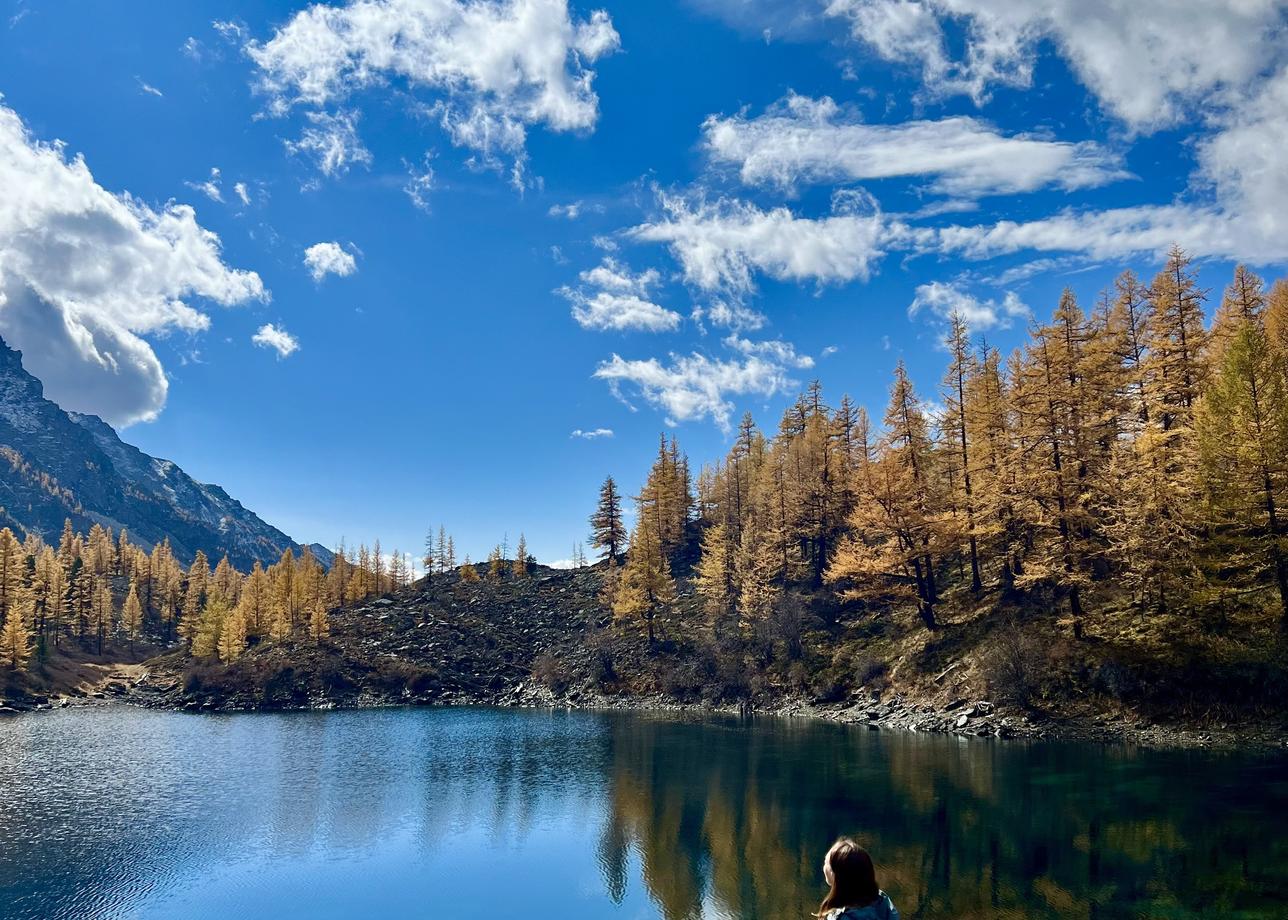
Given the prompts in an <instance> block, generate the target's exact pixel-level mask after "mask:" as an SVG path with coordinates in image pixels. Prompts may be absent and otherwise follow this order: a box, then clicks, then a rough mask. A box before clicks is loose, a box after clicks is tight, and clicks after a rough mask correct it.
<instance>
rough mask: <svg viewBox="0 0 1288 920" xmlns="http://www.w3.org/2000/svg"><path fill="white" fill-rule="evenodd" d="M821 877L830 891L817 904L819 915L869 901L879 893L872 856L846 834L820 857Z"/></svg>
mask: <svg viewBox="0 0 1288 920" xmlns="http://www.w3.org/2000/svg"><path fill="white" fill-rule="evenodd" d="M823 878H825V879H826V880H827V884H828V887H829V888H830V890H829V891H828V893H827V897H825V898H824V899H823V903H822V904H821V905H819V909H818V913H819V916H822V915H823V914H826V913H827V912H828V911H829V910H835V909H837V908H845V907H862V906H863V905H865V904H871V903H872V902H873V901H875V900H876V899H877V895H878V894H880V889H879V888H877V873H876V869H875V868H873V866H872V857H871V856H869V855H868V851H867V850H865V849H863V847H861V846H859V845H858V844H857V843H855V842H854V841H853V840H851V839H850V838H849V837H842V838H840V839H839V840H837V841H836V843H834V844H832V848H831V849H830V850H828V851H827V855H826V856H825V857H823Z"/></svg>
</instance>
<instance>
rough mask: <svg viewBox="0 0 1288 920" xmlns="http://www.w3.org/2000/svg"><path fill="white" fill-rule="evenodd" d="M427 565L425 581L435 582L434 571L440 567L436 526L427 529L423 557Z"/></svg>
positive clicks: (423, 563)
mask: <svg viewBox="0 0 1288 920" xmlns="http://www.w3.org/2000/svg"><path fill="white" fill-rule="evenodd" d="M421 564H422V565H423V566H424V567H425V583H426V584H433V583H434V572H435V571H436V570H437V569H438V551H437V549H436V547H435V543H434V528H433V527H431V528H429V530H427V531H425V555H424V557H422V559H421Z"/></svg>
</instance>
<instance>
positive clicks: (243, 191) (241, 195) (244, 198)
mask: <svg viewBox="0 0 1288 920" xmlns="http://www.w3.org/2000/svg"><path fill="white" fill-rule="evenodd" d="M233 194H234V195H236V196H237V198H238V200H240V201H241V203H242V204H250V191H249V190H248V189H247V188H246V183H245V182H236V183H234V184H233Z"/></svg>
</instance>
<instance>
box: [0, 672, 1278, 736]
mask: <svg viewBox="0 0 1288 920" xmlns="http://www.w3.org/2000/svg"><path fill="white" fill-rule="evenodd" d="M121 704H123V705H131V706H139V707H142V708H147V709H156V710H163V711H170V712H188V713H205V714H230V713H239V712H292V711H305V712H307V711H329V710H358V709H383V708H394V707H409V706H424V707H442V706H495V707H503V708H525V709H562V710H578V711H602V712H625V711H653V712H667V713H688V714H692V715H726V716H739V717H743V718H752V717H755V716H770V717H776V718H803V719H817V720H822V721H826V722H834V723H839V724H843V725H852V726H863V727H866V728H867V729H868V730H869V731H903V732H921V733H930V734H942V735H954V736H957V737H961V738H974V739H989V738H992V739H1004V740H1021V741H1025V740H1027V741H1058V742H1080V743H1095V744H1132V745H1140V746H1145V747H1152V748H1210V749H1215V750H1233V749H1240V750H1267V751H1269V750H1283V749H1285V748H1288V735H1286V734H1285V733H1283V732H1281V731H1278V730H1275V729H1273V728H1266V727H1264V726H1246V725H1238V726H1229V725H1226V726H1221V727H1200V726H1176V725H1142V724H1139V723H1135V722H1132V721H1130V720H1129V719H1126V718H1114V717H1109V716H1105V715H1096V716H1091V717H1089V718H1065V719H1061V718H1054V717H1050V716H1045V715H1041V714H1036V713H1022V712H1018V711H1016V710H1015V709H1013V708H1007V707H999V706H996V705H994V704H993V703H992V702H990V701H988V700H967V699H961V698H958V699H954V700H952V701H950V702H949V703H948V704H947V705H944V706H931V705H926V704H919V703H916V702H912V701H907V700H905V699H904V698H903V697H902V695H900V694H894V695H892V696H890V697H889V698H880V697H875V696H873V697H870V698H867V699H860V700H857V701H847V702H844V703H832V704H820V703H814V702H810V701H807V700H791V699H784V700H777V701H767V702H765V703H761V704H755V705H753V704H749V703H742V704H727V703H725V704H715V705H712V704H706V703H699V702H689V701H683V700H676V699H673V698H668V697H666V696H664V695H661V694H656V695H648V696H611V695H605V694H602V693H591V692H578V691H573V692H570V693H564V694H555V693H553V692H551V691H550V690H549V689H548V688H546V687H544V686H542V685H541V684H539V683H537V682H535V681H525V682H521V683H517V684H515V685H513V686H510V687H507V688H504V689H502V690H498V691H495V692H486V693H469V692H453V693H444V694H434V695H416V694H405V693H404V694H400V695H397V696H390V695H383V694H376V693H371V692H359V693H354V694H348V695H345V696H343V697H340V698H336V697H334V696H319V697H316V698H311V699H306V700H300V701H298V702H293V703H290V704H286V705H280V704H274V705H269V706H265V705H262V704H261V703H258V702H256V701H254V700H251V699H236V698H233V699H228V700H218V699H213V698H206V699H194V698H192V697H190V696H188V695H186V694H185V693H184V691H183V689H182V686H181V683H180V681H179V679H178V677H177V676H176V675H173V674H167V673H164V672H162V673H154V672H152V671H149V670H146V669H140V670H139V671H138V672H136V673H125V672H115V673H112V674H110V675H108V676H107V677H106V678H105V679H104V680H103V681H102V682H101V683H100V685H99V686H97V687H95V688H93V689H90V690H87V691H86V692H84V693H79V694H66V695H60V696H54V697H33V698H31V699H30V700H27V701H15V700H10V701H8V705H5V706H0V714H18V713H21V712H37V711H44V710H51V709H56V708H69V707H91V706H103V705H121Z"/></svg>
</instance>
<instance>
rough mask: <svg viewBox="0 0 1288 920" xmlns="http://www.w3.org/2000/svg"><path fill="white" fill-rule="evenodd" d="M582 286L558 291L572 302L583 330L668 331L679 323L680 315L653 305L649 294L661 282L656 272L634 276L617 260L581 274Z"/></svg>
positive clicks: (574, 313) (573, 311)
mask: <svg viewBox="0 0 1288 920" xmlns="http://www.w3.org/2000/svg"><path fill="white" fill-rule="evenodd" d="M580 278H581V285H580V286H578V287H569V286H564V287H561V288H559V290H558V292H557V293H559V294H560V295H561V296H563V297H565V298H567V299H568V301H569V302H571V303H572V317H573V319H575V320H576V321H577V323H578V325H580V326H581V327H582V328H583V329H594V330H598V331H608V330H614V331H626V330H630V329H639V330H643V331H647V332H665V331H667V330H671V329H675V328H676V327H677V326H678V325H679V324H680V315H679V314H678V313H675V312H673V311H671V310H668V309H666V308H665V307H662V306H659V305H658V304H656V303H654V302H653V301H652V300H651V299H649V298H650V296H651V294H650V291H651V289H652V288H653V287H655V286H656V285H657V284H658V282H659V281H660V280H661V275H659V274H658V272H657V270H656V269H651V268H650V269H648V270H646V271H643V272H640V273H639V274H634V273H632V272H631V270H630V269H629V268H628V267H627V266H625V265H622V264H621V263H620V262H618V261H616V260H615V259H611V258H606V259H604V261H603V262H601V263H600V264H599V265H597V266H595V267H594V268H592V269H588V270H586V271H584V272H582V273H581V275H580Z"/></svg>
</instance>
